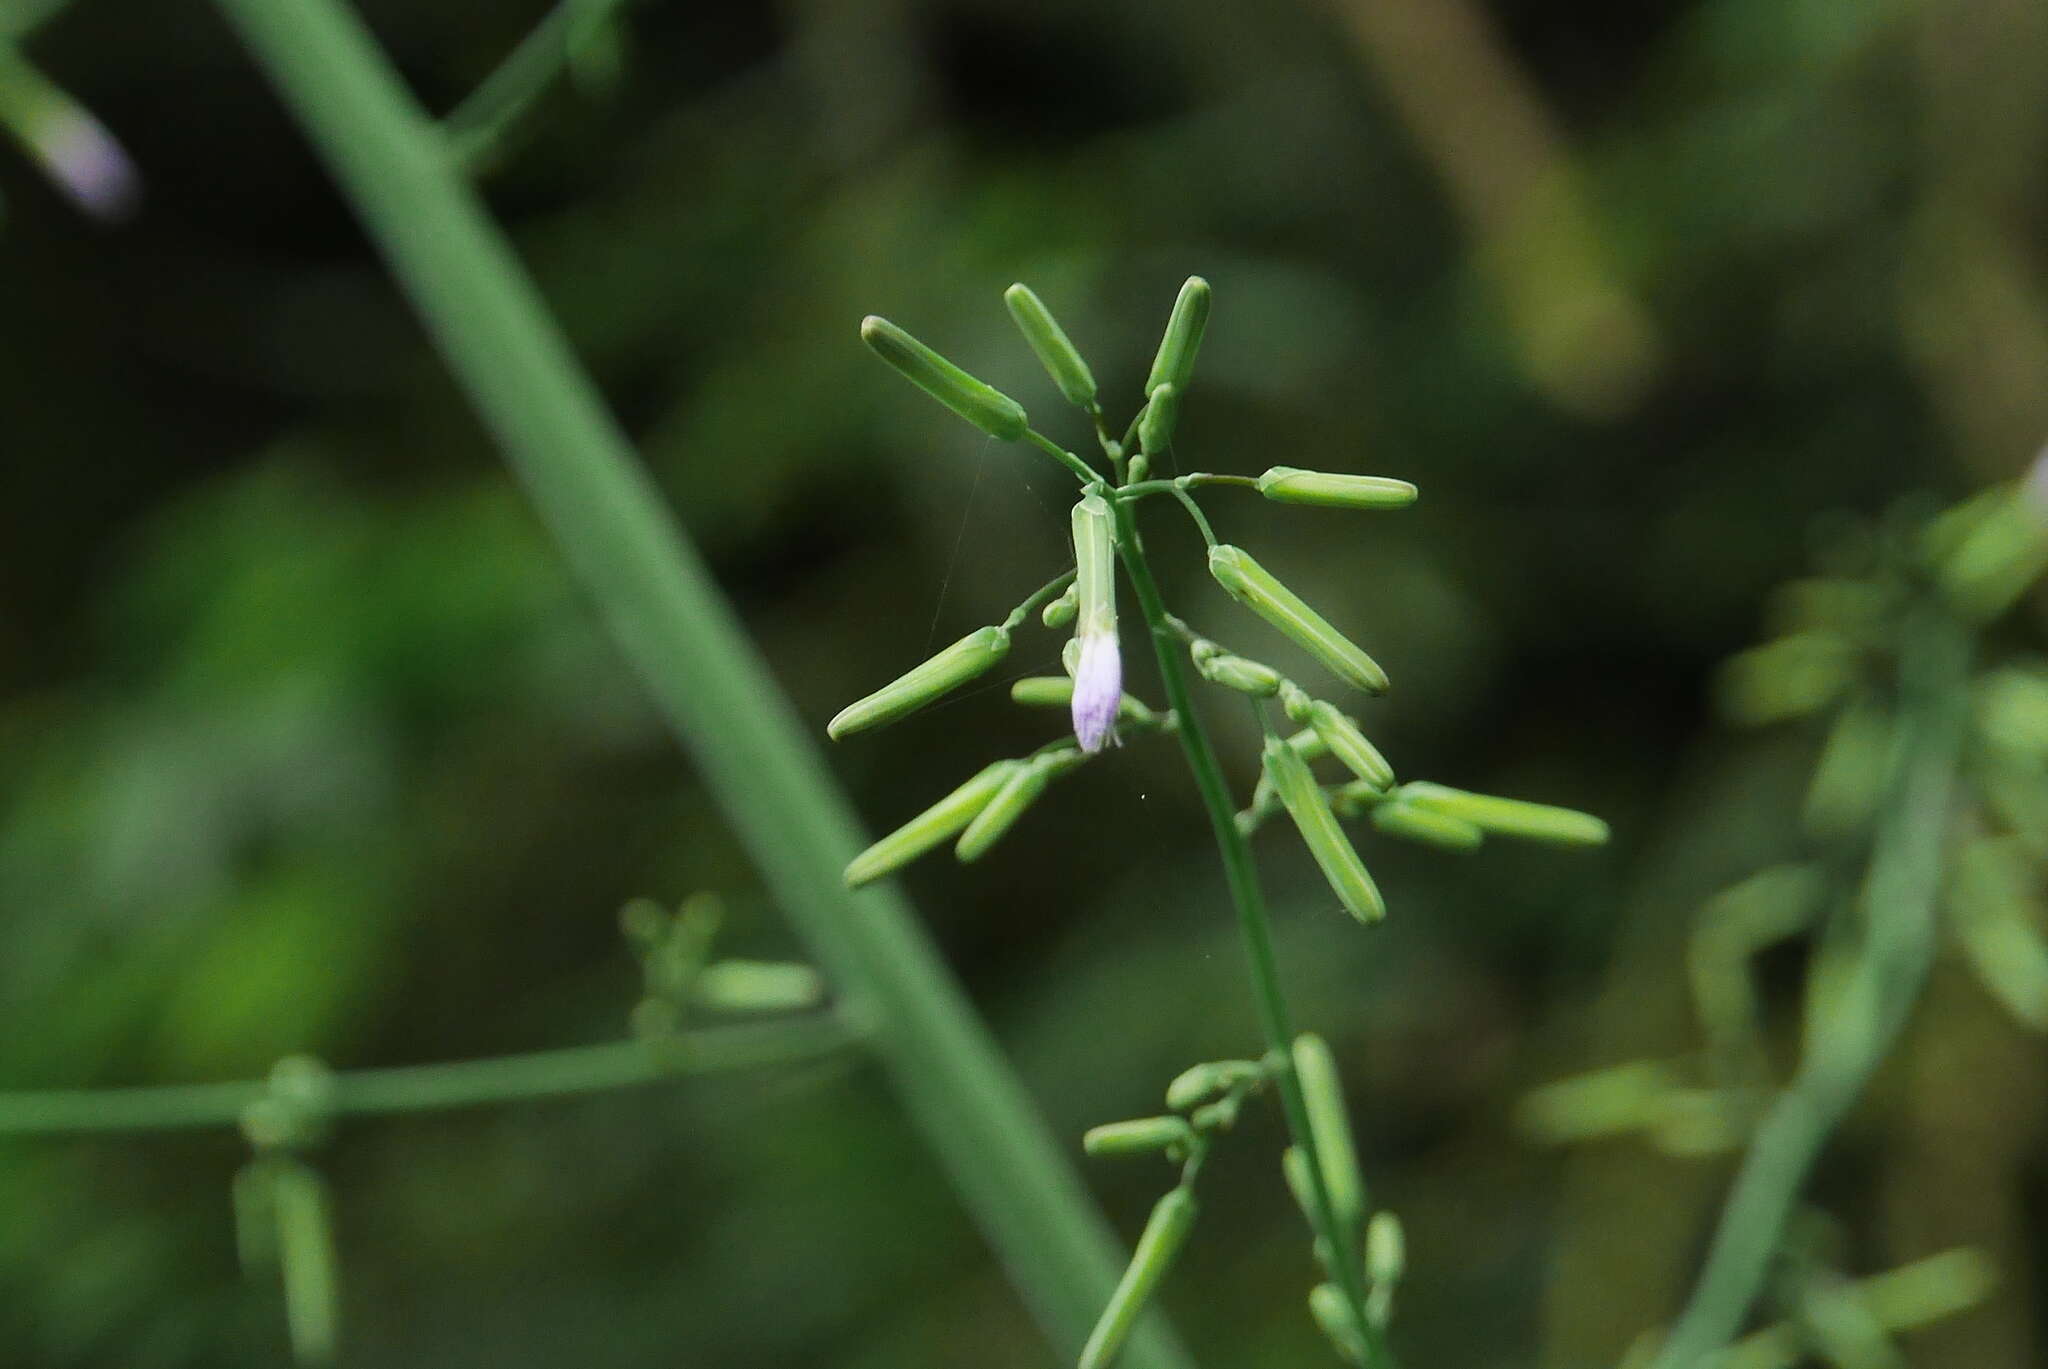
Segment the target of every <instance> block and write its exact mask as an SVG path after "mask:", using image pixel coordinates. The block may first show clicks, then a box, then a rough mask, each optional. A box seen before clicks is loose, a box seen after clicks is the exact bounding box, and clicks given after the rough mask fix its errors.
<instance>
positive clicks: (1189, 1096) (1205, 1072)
mask: <svg viewBox="0 0 2048 1369" xmlns="http://www.w3.org/2000/svg"><path fill="white" fill-rule="evenodd" d="M1265 1077H1266V1071H1265V1069H1264V1067H1262V1066H1261V1065H1260V1064H1259V1062H1258V1061H1256V1060H1205V1061H1203V1062H1202V1063H1201V1064H1199V1065H1190V1066H1188V1067H1187V1068H1186V1069H1184V1070H1182V1071H1181V1072H1180V1073H1179V1074H1176V1075H1175V1076H1174V1077H1173V1082H1172V1083H1170V1084H1168V1085H1167V1086H1166V1106H1168V1107H1170V1108H1172V1109H1173V1110H1174V1111H1175V1112H1186V1111H1187V1110H1188V1109H1189V1108H1192V1107H1195V1106H1196V1105H1198V1104H1200V1103H1205V1102H1207V1101H1208V1100H1209V1099H1211V1098H1214V1097H1216V1096H1217V1095H1218V1094H1224V1093H1229V1092H1231V1091H1232V1090H1234V1089H1244V1088H1249V1087H1251V1086H1252V1085H1254V1084H1256V1083H1258V1082H1259V1081H1260V1080H1262V1079H1264V1078H1265Z"/></svg>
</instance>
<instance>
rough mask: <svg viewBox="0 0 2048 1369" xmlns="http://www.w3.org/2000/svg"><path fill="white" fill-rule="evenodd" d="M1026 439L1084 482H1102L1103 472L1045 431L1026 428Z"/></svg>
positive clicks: (1090, 483)
mask: <svg viewBox="0 0 2048 1369" xmlns="http://www.w3.org/2000/svg"><path fill="white" fill-rule="evenodd" d="M1024 440H1025V441H1026V442H1029V443H1030V444H1031V445H1032V446H1034V447H1036V448H1038V450H1040V451H1042V452H1044V453H1045V454H1046V455H1047V456H1049V457H1051V458H1052V459H1053V460H1055V461H1057V462H1059V463H1060V464H1061V465H1062V466H1065V467H1066V468H1067V469H1068V470H1070V471H1072V472H1073V473H1074V478H1075V479H1076V480H1079V481H1080V482H1081V483H1082V484H1084V485H1099V484H1101V483H1102V476H1101V474H1100V473H1099V472H1098V471H1097V470H1096V469H1095V468H1094V467H1093V466H1091V465H1089V464H1088V463H1087V462H1085V461H1083V460H1082V459H1081V458H1080V457H1078V456H1076V455H1074V454H1073V453H1072V452H1070V451H1068V450H1067V449H1066V448H1065V447H1062V446H1061V445H1060V444H1059V443H1057V442H1055V441H1053V440H1052V439H1051V438H1049V437H1047V436H1046V435H1045V434H1044V433H1042V432H1040V431H1038V429H1036V428H1026V429H1025V430H1024Z"/></svg>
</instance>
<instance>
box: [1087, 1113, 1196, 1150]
mask: <svg viewBox="0 0 2048 1369" xmlns="http://www.w3.org/2000/svg"><path fill="white" fill-rule="evenodd" d="M1194 1140H1195V1132H1194V1128H1192V1127H1190V1126H1189V1125H1188V1124H1187V1119H1185V1118H1182V1117H1137V1118H1133V1119H1132V1120H1130V1121H1128V1122H1106V1123H1104V1124H1103V1125H1101V1126H1099V1127H1090V1128H1088V1131H1087V1133H1086V1134H1085V1135H1083V1136H1082V1137H1081V1149H1082V1150H1084V1151H1086V1152H1087V1153H1088V1154H1090V1155H1145V1154H1150V1153H1152V1152H1154V1151H1161V1150H1172V1149H1174V1148H1175V1147H1180V1148H1182V1149H1183V1150H1185V1148H1186V1147H1188V1146H1190V1145H1193V1144H1194Z"/></svg>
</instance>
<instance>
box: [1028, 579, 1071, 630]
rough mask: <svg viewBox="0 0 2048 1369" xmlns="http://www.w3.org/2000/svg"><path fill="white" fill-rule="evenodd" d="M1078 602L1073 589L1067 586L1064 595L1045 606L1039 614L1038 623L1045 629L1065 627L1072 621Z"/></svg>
mask: <svg viewBox="0 0 2048 1369" xmlns="http://www.w3.org/2000/svg"><path fill="white" fill-rule="evenodd" d="M1079 602H1080V600H1079V599H1078V597H1077V596H1076V595H1075V593H1074V587H1073V586H1072V585H1068V586H1067V592H1066V593H1065V594H1062V595H1061V596H1060V597H1059V598H1057V599H1055V600H1053V601H1052V602H1051V603H1049V604H1047V605H1046V606H1045V608H1044V609H1043V611H1041V612H1040V613H1039V615H1038V621H1039V622H1041V623H1044V624H1045V625H1046V626H1047V627H1052V628H1060V627H1065V626H1066V625H1067V624H1068V623H1071V622H1073V621H1074V610H1075V608H1076V607H1077V606H1078V604H1079Z"/></svg>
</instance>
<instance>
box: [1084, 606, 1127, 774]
mask: <svg viewBox="0 0 2048 1369" xmlns="http://www.w3.org/2000/svg"><path fill="white" fill-rule="evenodd" d="M1080 642H1081V659H1080V660H1079V661H1078V662H1077V663H1076V664H1075V666H1074V737H1075V740H1077V741H1079V742H1080V743H1081V749H1082V750H1083V751H1087V752H1091V753H1092V752H1096V751H1100V750H1101V749H1102V747H1103V743H1104V742H1106V741H1108V740H1109V735H1110V728H1111V725H1112V724H1114V723H1115V722H1116V710H1117V705H1118V704H1119V703H1121V702H1122V701H1123V694H1124V662H1123V656H1122V655H1121V654H1120V653H1119V652H1118V651H1117V645H1116V634H1114V633H1110V632H1090V633H1087V634H1085V635H1083V636H1082V637H1081V638H1080Z"/></svg>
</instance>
